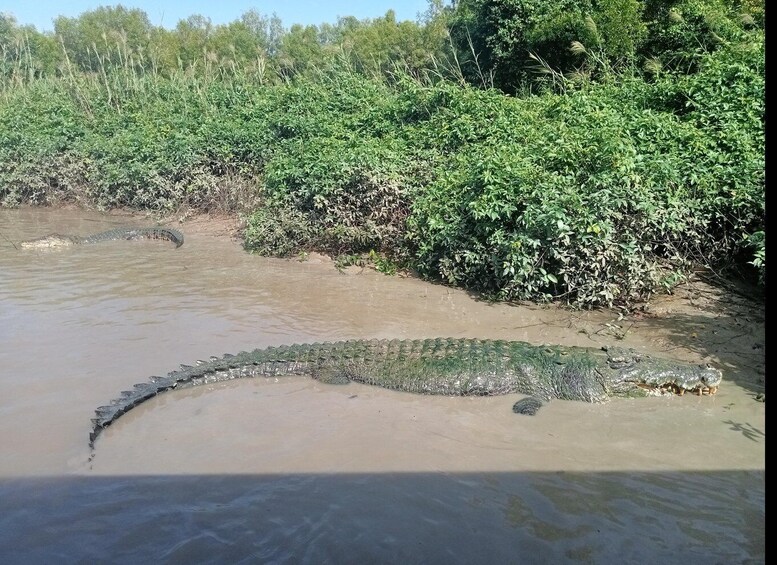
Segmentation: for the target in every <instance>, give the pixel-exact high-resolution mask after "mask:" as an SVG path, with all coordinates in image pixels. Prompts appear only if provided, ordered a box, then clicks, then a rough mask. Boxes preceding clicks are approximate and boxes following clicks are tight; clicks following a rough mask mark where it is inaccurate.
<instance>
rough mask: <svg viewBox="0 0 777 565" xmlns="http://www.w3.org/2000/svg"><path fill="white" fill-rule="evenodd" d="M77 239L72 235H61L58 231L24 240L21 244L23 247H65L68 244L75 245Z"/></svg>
mask: <svg viewBox="0 0 777 565" xmlns="http://www.w3.org/2000/svg"><path fill="white" fill-rule="evenodd" d="M73 243H75V241H74V240H73V238H72V237H69V236H67V235H59V234H58V233H52V234H51V235H47V236H46V237H41V238H39V239H31V240H29V241H22V242H21V243H20V244H19V245H20V246H21V247H22V248H23V249H48V248H52V247H64V246H66V245H73Z"/></svg>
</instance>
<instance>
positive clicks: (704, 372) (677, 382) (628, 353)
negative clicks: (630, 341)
mask: <svg viewBox="0 0 777 565" xmlns="http://www.w3.org/2000/svg"><path fill="white" fill-rule="evenodd" d="M607 364H608V365H609V367H610V369H611V370H612V372H611V374H610V385H611V387H612V390H613V392H615V393H620V394H625V395H640V394H643V395H650V394H655V395H659V394H679V395H682V394H685V393H686V392H692V393H695V394H698V395H702V394H715V393H716V392H717V390H718V386H719V385H720V381H721V380H722V379H723V374H722V373H721V372H720V370H719V369H716V368H715V367H713V366H711V365H709V364H700V365H694V364H691V363H683V362H680V361H670V360H668V359H660V358H655V357H650V356H648V355H643V354H640V353H638V352H636V351H633V350H630V349H619V348H610V349H607Z"/></svg>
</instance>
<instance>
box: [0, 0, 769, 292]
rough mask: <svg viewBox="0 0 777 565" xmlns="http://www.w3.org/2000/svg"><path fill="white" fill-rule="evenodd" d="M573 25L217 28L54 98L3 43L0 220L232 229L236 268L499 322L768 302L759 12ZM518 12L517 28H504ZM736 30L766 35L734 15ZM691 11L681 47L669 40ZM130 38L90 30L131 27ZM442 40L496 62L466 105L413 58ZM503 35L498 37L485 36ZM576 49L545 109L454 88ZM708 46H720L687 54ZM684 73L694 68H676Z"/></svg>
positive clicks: (191, 28)
mask: <svg viewBox="0 0 777 565" xmlns="http://www.w3.org/2000/svg"><path fill="white" fill-rule="evenodd" d="M574 4H575V5H574V6H572V5H571V4H563V3H562V4H559V3H553V2H543V1H541V0H531V1H530V0H520V1H519V0H469V1H468V2H461V3H460V4H459V7H458V8H457V10H456V12H453V11H452V10H450V9H447V8H444V7H443V6H442V5H441V4H440V3H439V2H436V3H433V5H431V6H430V11H429V15H428V19H427V21H426V23H425V24H424V25H426V26H427V28H425V29H426V30H427V31H425V32H424V33H420V32H419V33H417V32H418V31H419V29H420V28H418V27H412V26H417V25H418V24H410V23H409V22H396V21H395V19H393V18H392V17H391V14H387V16H386V17H385V18H379V19H378V20H368V21H358V20H355V19H354V18H343V19H341V20H340V21H339V22H338V23H337V24H336V25H329V26H322V27H316V26H309V27H308V28H302V27H299V28H293V29H292V30H291V31H289V32H288V33H285V34H282V33H280V32H279V29H278V22H277V21H275V20H271V19H267V18H263V17H262V16H260V15H259V14H257V13H253V14H252V15H250V16H249V15H247V16H246V17H244V18H243V19H241V21H240V22H236V23H233V24H230V25H228V26H212V25H211V24H210V22H209V21H208V20H207V19H205V18H201V17H195V18H190V19H189V20H187V21H185V22H182V23H181V24H179V27H178V29H177V30H175V31H174V32H165V33H161V32H159V30H156V29H150V30H148V31H149V34H148V35H147V36H146V39H145V40H147V41H149V42H150V43H149V44H148V47H147V48H148V57H147V58H145V59H144V58H142V57H141V56H140V55H141V53H144V51H143V49H141V47H142V46H137V45H133V44H131V43H129V40H128V42H127V44H126V45H124V44H121V48H118V47H117V48H115V49H114V48H113V47H106V49H107V51H106V52H103V53H100V52H99V50H98V51H95V53H97V54H99V57H98V58H97V59H95V58H92V59H89V58H88V57H87V58H86V59H85V60H84V62H80V63H78V64H79V65H87V64H95V61H96V66H95V67H93V68H94V72H89V73H86V72H81V71H79V69H78V66H77V65H76V63H75V62H74V63H73V64H72V66H68V65H65V66H61V67H60V69H61V71H62V74H61V76H59V77H52V76H47V75H46V72H45V71H41V70H38V69H39V67H34V68H33V72H32V73H31V74H30V73H27V72H26V69H27V68H28V67H26V66H25V64H26V63H24V60H26V59H25V57H27V59H29V58H30V55H29V54H30V53H33V51H34V49H33V47H32V46H33V44H34V41H33V40H32V39H24V40H23V41H22V40H20V38H21V37H23V34H21V35H20V33H21V32H20V29H19V28H18V26H16V25H15V22H13V21H12V20H9V19H2V20H0V42H3V43H2V45H3V46H4V47H5V50H4V51H3V53H4V54H5V58H4V59H3V63H4V64H5V66H4V67H3V73H5V74H3V75H2V77H3V81H4V82H3V83H2V85H0V201H1V202H2V204H3V205H6V206H14V205H19V204H22V203H33V204H50V203H55V202H61V201H75V202H80V203H84V204H86V205H97V206H104V207H111V206H132V207H136V208H143V209H151V210H164V211H172V210H176V209H178V208H180V207H186V206H190V207H196V208H197V209H205V210H209V209H220V210H225V211H231V212H241V213H244V214H247V215H248V217H247V227H246V230H245V244H246V247H247V248H248V249H251V250H254V251H256V252H259V253H262V254H266V255H284V256H292V255H295V254H300V253H305V252H307V251H312V250H319V251H325V252H328V253H330V254H332V255H334V256H337V257H339V259H338V264H341V265H345V264H347V263H349V262H351V263H353V262H358V263H359V264H368V263H369V264H372V265H374V266H375V268H376V269H378V270H380V271H381V272H386V273H394V272H396V270H397V269H398V268H399V266H402V267H403V268H411V269H414V270H416V271H418V272H420V273H421V274H422V275H424V276H427V277H429V278H433V279H437V280H443V281H446V282H448V283H450V284H455V285H460V286H464V287H467V288H471V289H473V290H476V291H479V292H482V293H485V294H487V295H489V296H493V297H498V298H501V299H508V300H515V299H529V300H548V299H561V300H565V301H567V302H569V303H570V304H575V305H578V306H594V305H600V304H608V305H609V304H619V305H629V304H633V303H636V302H639V301H641V300H645V299H647V298H649V297H650V296H651V295H652V294H653V293H654V292H658V291H661V290H664V289H669V288H671V287H672V286H673V285H674V284H676V283H677V282H679V281H681V280H683V279H684V277H685V276H686V274H687V273H688V272H689V270H690V268H691V267H692V266H694V265H706V266H710V267H714V268H716V269H724V270H729V271H730V272H732V273H736V274H738V275H739V276H745V277H753V278H755V277H756V276H758V277H760V279H761V281H762V282H765V265H766V257H765V231H766V229H765V174H764V169H765V133H764V130H765V101H764V100H765V99H764V91H765V64H764V61H765V51H764V33H763V30H762V29H760V28H759V25H758V21H759V20H758V18H757V17H756V16H757V10H755V8H757V6H755V8H754V6H752V5H751V4H757V2H755V0H753V1H752V2H749V3H747V5H745V3H743V4H742V5H741V6H738V7H735V8H737V9H736V10H735V9H734V8H731V6H730V3H724V2H722V0H721V1H718V0H709V1H706V0H705V1H702V0H696V1H691V0H678V1H677V2H673V3H670V4H668V3H666V2H664V3H661V2H648V3H644V8H645V10H644V12H643V11H642V10H641V6H640V5H639V3H635V2H632V1H631V0H599V1H597V2H593V1H592V2H591V3H590V4H588V3H583V4H581V3H574ZM564 6H566V7H567V8H568V9H561V8H560V7H564ZM586 6H588V7H590V9H591V13H590V14H588V13H584V11H583V7H586ZM486 8H489V9H492V12H488V13H486V12H487V10H486ZM496 8H499V10H496ZM508 8H509V9H510V10H512V11H513V12H512V13H514V15H515V14H519V13H520V14H523V15H524V16H526V17H525V18H524V19H519V20H516V19H515V18H514V17H512V16H511V18H513V19H510V21H507V19H505V20H504V21H503V20H502V19H499V18H502V17H503V16H505V14H506V13H507V12H506V11H505V10H508ZM724 8H726V10H724ZM729 8H730V9H729ZM745 8H747V9H749V10H750V12H753V13H756V16H753V17H751V18H750V20H746V19H737V20H735V19H734V18H733V16H732V15H731V14H732V13H736V12H737V10H739V11H740V12H741V11H742V10H745ZM680 9H682V10H683V14H684V15H683V17H684V18H686V19H685V20H683V21H686V22H687V21H689V20H690V21H692V22H695V23H694V25H693V26H691V27H690V28H687V27H678V28H676V29H675V28H673V27H672V26H674V25H675V24H677V25H680V23H681V22H680V21H679V20H678V21H674V20H671V18H675V19H676V17H675V16H670V15H669V13H670V11H671V10H680ZM693 9H695V10H696V12H694V11H693ZM740 9H741V10H740ZM478 10H486V12H483V13H484V14H486V15H487V16H488V17H489V18H491V19H490V20H488V19H486V20H485V24H488V25H491V26H492V28H488V27H487V26H485V24H484V22H483V21H480V20H477V18H476V17H475V16H476V15H477V14H478V13H480V12H478ZM493 10H496V11H493ZM662 10H663V11H662ZM694 13H698V14H702V15H700V16H699V17H698V18H696V17H695V16H694V17H686V16H688V15H689V14H694ZM133 14H134V12H132V11H126V10H124V11H122V10H118V11H103V12H99V13H98V14H96V15H100V17H108V16H111V17H113V16H116V17H117V18H119V19H121V18H129V19H128V21H129V22H130V23H131V22H135V23H136V24H138V25H140V24H143V20H142V18H139V17H138V14H134V15H133ZM662 14H663V15H662ZM96 15H93V16H94V17H92V16H90V18H83V19H79V20H78V21H77V22H76V23H78V25H83V26H86V23H89V22H93V20H94V21H97V20H95V18H96ZM130 16H132V17H130ZM578 16H579V18H580V19H579V21H578ZM702 16H703V17H702ZM448 18H453V19H454V20H456V18H459V20H458V21H459V22H462V21H469V20H467V18H470V19H471V22H474V23H476V24H478V25H476V26H475V27H474V28H472V30H471V31H472V34H471V35H470V36H469V37H470V38H471V39H472V40H473V42H475V43H477V42H478V41H483V42H484V43H482V44H483V45H485V46H486V47H488V48H489V49H492V51H491V54H490V55H488V56H489V57H492V58H491V59H487V58H486V57H484V58H482V59H477V58H476V54H477V53H476V52H474V51H473V52H471V56H472V58H471V59H470V60H469V63H467V61H465V60H463V59H460V60H459V61H460V62H461V63H462V64H463V65H464V67H461V68H460V69H459V75H456V74H455V73H453V75H452V76H453V77H454V78H455V79H456V82H455V83H454V82H451V81H448V80H445V76H446V75H445V72H444V69H443V68H442V67H439V66H437V67H434V68H428V69H426V71H428V72H424V69H423V65H424V64H425V63H424V61H427V60H428V61H430V64H431V65H435V64H437V63H435V61H436V59H435V57H433V56H432V55H431V54H429V53H427V55H429V57H428V58H425V57H426V55H424V54H423V51H424V49H436V48H437V47H434V48H433V47H432V46H434V45H437V42H438V41H439V40H440V38H441V34H440V31H441V29H443V28H441V27H440V26H441V22H445V21H448ZM472 18H475V19H472ZM508 19H509V18H508ZM98 20H99V18H98ZM669 20H671V21H672V24H671V25H667V26H665V29H663V31H662V32H661V33H659V31H661V30H659V29H658V28H657V27H656V26H658V23H657V22H662V21H669ZM502 21H503V23H505V26H506V27H505V29H507V30H508V31H510V34H512V35H510V34H508V35H509V37H508V36H501V35H499V33H502V32H499V33H497V31H494V30H495V28H493V26H494V25H495V22H502ZM748 22H749V23H748ZM65 23H67V22H64V21H63V23H62V25H65ZM70 23H72V22H70ZM481 24H482V25H481ZM508 24H509V25H508ZM578 24H579V25H578ZM95 25H96V24H95ZM434 26H437V27H434ZM484 26H485V27H484ZM705 26H706V27H705ZM141 27H142V25H141ZM92 28H94V26H92V27H88V26H86V27H84V29H85V30H86V31H84V34H85V35H84V37H89V34H92V33H93V31H94V30H93V29H92ZM95 29H97V28H95ZM455 29H456V28H454V30H455ZM488 29H491V31H493V32H494V34H496V35H493V34H492V35H489V34H488V33H486V31H488ZM570 30H573V31H574V30H577V31H576V32H575V33H577V32H580V33H582V34H587V35H586V37H587V39H586V42H587V43H586V44H585V45H583V46H582V47H583V48H582V49H580V50H578V51H577V54H576V56H577V57H579V58H580V60H579V64H580V66H577V67H575V70H576V73H577V74H576V78H574V80H572V78H565V77H564V76H562V75H561V74H559V73H556V72H555V71H552V73H555V74H552V75H546V77H548V76H552V78H553V81H555V84H556V86H557V87H558V88H557V89H556V90H555V91H554V92H555V93H554V92H551V91H550V90H545V91H542V92H543V93H542V94H535V95H529V94H525V95H523V96H521V97H514V96H505V95H504V94H503V93H502V92H500V91H498V90H494V89H478V88H473V87H470V86H466V84H462V83H461V80H460V79H461V76H462V74H463V70H464V68H465V67H466V65H467V64H474V63H477V64H480V63H483V64H484V65H485V64H486V63H488V62H489V61H491V63H494V62H495V61H496V63H495V64H497V67H495V68H496V69H497V70H499V69H501V70H499V72H503V71H504V74H502V75H498V76H499V77H500V78H499V80H504V81H506V82H505V83H504V84H508V83H509V84H512V85H513V86H514V87H515V89H516V90H520V89H522V88H523V87H522V86H520V80H518V81H517V82H512V83H511V82H510V81H512V80H514V79H515V76H517V75H515V76H513V75H511V73H513V72H515V73H518V74H520V73H528V72H529V71H527V70H526V69H525V68H523V67H521V68H520V69H519V68H518V67H515V69H513V68H512V67H510V65H511V64H513V63H514V62H515V61H512V62H511V60H510V59H509V56H508V55H509V53H513V52H514V53H518V52H519V51H520V49H523V48H524V47H526V46H534V47H538V48H539V47H540V46H544V47H543V49H545V48H547V49H545V51H543V52H542V53H540V52H538V54H539V55H543V53H544V54H545V55H548V53H552V52H553V51H552V49H555V48H556V47H558V48H559V51H558V54H559V58H557V59H553V58H552V57H551V58H549V59H548V60H551V61H555V62H556V63H557V64H561V65H563V64H566V63H564V62H563V60H562V59H563V57H565V56H566V55H564V54H563V53H562V50H561V46H563V45H564V44H565V42H567V41H568V40H569V39H570V37H572V36H571V35H568V32H570ZM689 30H690V31H689ZM87 31H88V32H89V33H87ZM670 32H671V33H670ZM713 32H714V33H715V34H717V35H718V37H719V38H721V39H722V40H723V41H717V40H715V42H713V43H710V44H709V45H705V46H704V48H703V49H699V50H697V49H696V48H695V47H694V49H692V50H690V51H688V50H687V49H686V47H688V46H690V45H691V43H692V42H691V38H692V37H696V36H697V35H698V34H699V33H704V34H707V36H708V37H712V36H711V35H709V33H713ZM489 33H490V32H489ZM662 33H663V35H662ZM478 34H479V35H478ZM405 35H406V36H407V37H408V38H410V39H412V41H410V40H409V42H408V45H414V46H415V47H413V49H407V50H403V48H402V47H401V45H400V43H401V41H400V37H402V36H405ZM28 37H33V36H32V35H30V36H28ZM41 37H42V38H45V36H44V35H41V36H40V37H38V39H40V38H41ZM575 37H579V36H577V35H575ZM705 37H706V36H705ZM344 38H346V39H348V41H350V42H351V43H350V44H349V45H350V47H349V49H348V50H346V49H344V48H343V46H344V45H345V43H341V42H342V41H344ZM487 38H491V40H490V41H491V43H488V42H487V41H486V39H487ZM500 38H501V39H500ZM643 38H644V40H643ZM75 39H79V40H83V37H80V36H79V35H78V34H76V36H75ZM465 39H466V36H465ZM497 39H500V41H501V40H503V43H502V44H501V47H499V48H498V49H497V48H496V47H497V45H496V43H494V41H496V40H497ZM36 41H37V40H36ZM13 42H16V43H13ZM473 44H474V43H473ZM12 45H16V46H17V48H16V51H13V50H12V49H11V47H9V46H12ZM74 45H75V44H74ZM424 45H425V46H426V47H423V46H424ZM581 45H582V44H581ZM662 45H663V47H661V48H662V49H664V50H663V51H660V49H659V51H654V50H653V49H658V48H659V47H660V46H662ZM554 46H556V47H554ZM657 46H658V47H657ZM648 47H649V49H648ZM72 49H75V48H72ZM111 49H113V51H111ZM254 49H256V54H257V58H256V60H255V61H251V62H249V61H247V59H248V58H249V57H250V55H251V53H252V50H254ZM500 49H501V51H500ZM511 50H514V51H511ZM515 50H517V51H515ZM36 53H37V51H36ZM69 53H72V55H73V57H74V58H75V56H76V53H78V50H72V51H69ZM86 53H87V55H89V53H91V52H89V51H88V49H87V51H86ZM187 53H188V55H187ZM198 53H199V54H198ZM656 53H658V55H656ZM450 54H451V55H453V54H455V53H454V52H451V53H450ZM678 54H680V55H682V56H680V55H678ZM562 55H563V57H562ZM647 55H650V56H651V57H652V56H658V57H659V58H660V59H661V62H662V63H664V65H663V66H661V65H658V64H657V66H656V68H655V72H652V73H649V74H645V75H642V73H641V71H638V70H636V68H635V67H634V66H632V63H633V62H634V61H635V60H636V59H637V58H639V57H641V56H642V57H644V56H647ZM89 56H90V57H91V55H89ZM182 56H185V60H184V59H183V58H181V57H182ZM494 57H495V58H494ZM683 57H685V59H683ZM172 58H175V59H176V60H178V59H179V58H180V66H178V67H170V66H169V65H170V63H169V61H170V60H171V59H172ZM244 59H245V61H244ZM681 60H683V61H685V63H689V62H690V63H692V64H690V65H686V64H685V63H684V64H682V65H679V64H674V63H671V62H672V61H675V62H676V61H681ZM90 61H91V62H90ZM241 61H242V62H241ZM366 61H370V63H369V64H366V63H365V62H366ZM570 61H572V60H571V59H570ZM545 63H546V64H549V63H547V61H545ZM176 64H178V63H176ZM521 64H523V63H521ZM574 64H575V65H578V62H574ZM262 65H265V66H264V67H263V66H262ZM30 68H32V67H30ZM88 68H92V67H88ZM40 69H43V67H40ZM262 69H263V70H262ZM400 69H404V70H400ZM484 69H486V67H480V71H479V72H482V71H483V70H484ZM551 70H552V69H551ZM381 73H382V74H381ZM586 73H588V74H587V75H586ZM583 75H585V76H583ZM494 76H497V75H494ZM525 76H529V74H525ZM483 77H485V75H483V76H482V77H481V80H479V82H478V84H483V83H484V82H485V81H483V80H482V78H483ZM570 77H572V75H570ZM580 77H583V78H585V79H586V80H579V79H580ZM280 79H283V80H280ZM521 80H522V79H521ZM532 84H535V85H536V84H537V83H536V82H534V83H532ZM519 86H520V88H519Z"/></svg>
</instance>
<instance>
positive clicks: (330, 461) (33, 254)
mask: <svg viewBox="0 0 777 565" xmlns="http://www.w3.org/2000/svg"><path fill="white" fill-rule="evenodd" d="M152 224H153V222H152V221H150V220H145V219H143V218H138V217H137V216H135V217H129V216H126V217H125V216H123V215H121V214H100V213H97V212H85V211H79V210H49V209H21V210H0V450H1V451H0V453H1V456H0V562H2V563H44V562H46V563H53V562H56V563H82V562H83V563H86V562H88V563H96V562H111V563H137V562H141V561H143V560H152V561H154V562H169V563H194V562H197V563H202V562H206V563H208V562H212V563H243V562H262V563H559V562H584V563H614V562H618V563H656V562H662V563H684V564H685V563H763V562H764V559H765V529H764V519H765V476H764V468H765V451H764V448H765V404H764V403H761V402H756V401H755V400H754V395H755V394H756V393H758V392H761V391H763V387H764V379H765V376H764V353H763V349H764V319H763V312H762V311H759V310H758V309H757V308H749V307H745V306H741V305H740V306H737V305H736V304H735V303H730V302H727V301H726V297H725V296H721V295H720V294H715V293H714V291H713V290H710V289H706V288H702V289H701V290H699V289H695V290H691V291H688V292H687V293H686V294H685V295H682V296H675V297H673V298H670V299H660V300H659V299H657V300H656V301H655V302H654V304H652V305H651V308H650V310H649V311H648V313H647V314H646V315H641V316H638V317H635V316H626V317H619V316H618V313H617V312H613V311H595V312H570V311H567V310H564V309H560V308H554V307H537V306H531V305H505V304H499V305H494V304H489V303H487V302H483V301H479V300H477V299H476V298H475V297H472V296H470V295H468V294H467V293H465V292H462V291H459V290H453V289H450V288H446V287H444V286H439V285H432V284H428V283H425V282H422V281H418V280H415V279H413V278H402V277H386V276H384V275H381V274H379V273H376V272H374V271H371V270H369V269H364V270H360V269H354V268H351V269H349V270H348V271H347V272H346V273H341V272H339V271H338V270H337V269H335V268H334V267H333V266H332V265H331V263H329V262H327V261H326V260H320V259H316V258H313V259H312V260H308V261H296V260H279V259H269V258H261V257H257V256H253V255H250V254H247V253H245V252H244V251H243V250H242V248H241V247H240V245H239V243H237V242H235V241H233V240H231V239H230V238H229V237H225V236H223V235H214V233H213V230H212V229H210V228H209V224H208V222H207V220H201V221H195V222H190V223H183V224H181V225H176V226H175V227H178V228H179V229H181V230H182V231H183V232H184V234H185V236H186V242H185V244H184V245H183V247H181V248H180V249H175V248H174V247H173V246H172V245H171V244H169V243H166V242H160V241H117V242H109V243H103V244H97V245H83V246H74V247H69V248H65V249H51V250H26V249H25V250H22V249H19V248H18V245H15V244H18V242H19V241H21V240H24V239H29V238H34V237H40V236H42V235H46V234H48V233H52V232H58V233H63V234H77V235H86V234H89V233H94V232H97V231H102V230H105V229H110V228H113V227H118V226H125V225H152ZM437 336H452V337H480V338H502V339H518V340H525V341H529V342H532V343H537V344H541V343H560V344H564V345H583V346H593V347H598V346H601V345H606V344H618V345H628V346H631V347H635V348H637V349H639V350H641V351H645V352H647V353H653V354H656V355H663V356H672V357H677V358H681V359H685V360H688V361H694V362H697V361H706V362H712V363H715V364H717V365H718V366H720V367H721V368H722V369H723V371H724V378H725V380H724V383H723V385H722V386H721V388H720V391H719V392H718V394H717V395H715V396H712V397H708V396H704V397H696V396H690V395H685V396H683V397H661V398H647V399H636V400H627V399H615V400H613V401H611V402H608V403H605V404H597V405H590V404H585V403H582V402H563V401H554V402H551V403H550V404H548V405H546V406H545V407H543V408H542V409H541V410H540V411H539V413H538V414H537V415H536V416H534V417H526V416H518V415H515V414H513V413H512V412H511V406H512V404H513V403H514V402H515V400H516V399H517V398H520V396H519V395H510V396H505V397H494V398H447V397H425V396H415V395H410V394H404V393H397V392H391V391H387V390H382V389H378V388H372V387H368V386H363V385H356V384H350V385H347V386H327V385H323V384H320V383H317V382H315V381H312V380H311V379H308V378H304V377H289V378H285V379H281V380H277V381H275V380H265V379H261V380H260V379H247V380H243V381H239V382H238V381H236V382H230V383H220V384H216V385H210V386H203V387H200V388H194V389H190V390H181V391H175V392H170V393H165V394H163V395H160V396H158V397H156V398H154V399H152V400H150V401H148V402H147V403H145V404H143V405H141V406H140V407H138V408H136V409H134V410H132V411H131V412H129V413H128V414H126V415H125V416H123V417H122V418H121V419H119V420H118V421H117V422H116V423H115V424H114V425H112V426H111V427H109V428H108V429H107V430H106V431H105V432H104V433H103V434H102V435H101V437H100V438H99V440H98V442H97V445H96V450H95V452H94V458H93V460H91V461H90V460H89V458H90V450H89V447H88V434H89V430H90V418H91V417H92V415H93V411H94V409H95V408H96V407H97V406H100V405H102V404H105V403H106V402H107V401H109V400H110V399H112V398H114V397H116V396H117V395H118V393H119V392H120V391H122V390H124V389H127V388H129V387H131V385H132V384H134V383H136V382H142V381H145V380H146V379H147V378H148V377H149V376H151V375H158V374H164V373H166V372H167V371H170V370H173V369H175V368H177V366H178V365H179V364H180V363H187V364H191V363H192V362H194V361H196V360H197V359H204V358H207V357H208V356H211V355H221V354H223V353H225V352H231V353H235V352H238V351H241V350H248V349H253V348H256V347H264V346H269V345H280V344H284V343H293V342H306V341H326V340H339V339H351V338H423V337H437Z"/></svg>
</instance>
